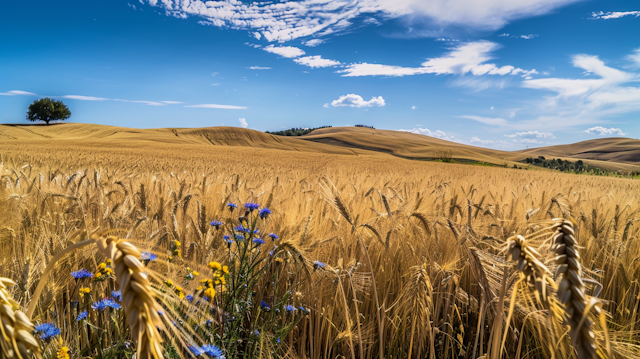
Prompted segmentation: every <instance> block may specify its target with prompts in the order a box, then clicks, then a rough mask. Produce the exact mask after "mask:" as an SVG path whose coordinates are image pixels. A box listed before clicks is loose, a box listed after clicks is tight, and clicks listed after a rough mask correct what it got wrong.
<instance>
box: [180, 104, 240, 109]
mask: <svg viewBox="0 0 640 359" xmlns="http://www.w3.org/2000/svg"><path fill="white" fill-rule="evenodd" d="M185 107H195V108H219V109H223V110H246V109H247V108H248V107H246V106H232V105H218V104H214V103H204V104H200V105H190V106H185Z"/></svg>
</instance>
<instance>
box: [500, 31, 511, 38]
mask: <svg viewBox="0 0 640 359" xmlns="http://www.w3.org/2000/svg"><path fill="white" fill-rule="evenodd" d="M498 36H500V37H508V36H509V33H506V32H505V33H502V34H500V35H498Z"/></svg>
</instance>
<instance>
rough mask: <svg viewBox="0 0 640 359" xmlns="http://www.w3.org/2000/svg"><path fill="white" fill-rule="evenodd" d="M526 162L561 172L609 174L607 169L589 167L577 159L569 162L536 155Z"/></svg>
mask: <svg viewBox="0 0 640 359" xmlns="http://www.w3.org/2000/svg"><path fill="white" fill-rule="evenodd" d="M526 162H527V163H528V164H532V165H534V166H540V167H544V168H549V169H552V170H557V171H561V172H570V173H588V174H594V175H603V176H606V175H608V174H609V172H608V171H607V170H603V169H600V168H595V167H590V166H589V165H587V164H586V163H584V162H583V161H582V160H578V161H575V162H571V161H569V160H562V159H560V158H557V159H556V158H553V159H550V160H548V159H546V158H544V157H543V156H538V157H537V158H531V157H530V158H527V159H526Z"/></svg>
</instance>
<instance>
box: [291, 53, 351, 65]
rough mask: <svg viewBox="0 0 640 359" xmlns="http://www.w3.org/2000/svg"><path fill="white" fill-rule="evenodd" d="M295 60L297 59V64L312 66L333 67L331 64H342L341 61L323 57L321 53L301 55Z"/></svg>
mask: <svg viewBox="0 0 640 359" xmlns="http://www.w3.org/2000/svg"><path fill="white" fill-rule="evenodd" d="M293 61H295V62H296V63H297V64H300V65H305V66H309V67H312V68H316V67H331V66H336V65H340V61H334V60H329V59H323V58H322V56H320V55H316V56H305V57H300V58H297V59H295V60H293Z"/></svg>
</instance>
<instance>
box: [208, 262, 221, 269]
mask: <svg viewBox="0 0 640 359" xmlns="http://www.w3.org/2000/svg"><path fill="white" fill-rule="evenodd" d="M209 268H211V269H213V270H222V266H221V265H220V263H218V262H209Z"/></svg>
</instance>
